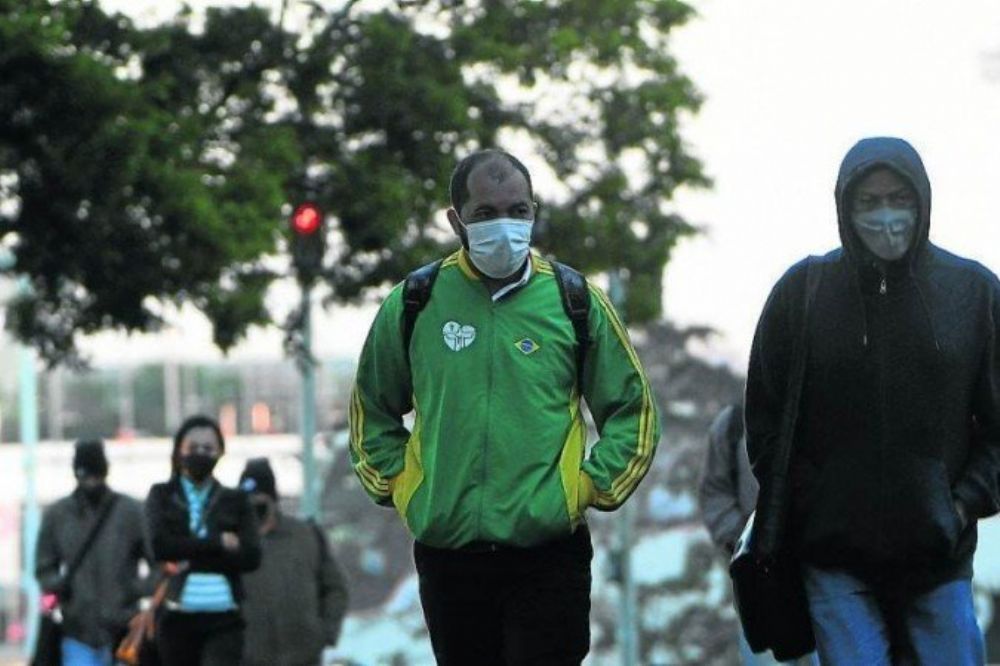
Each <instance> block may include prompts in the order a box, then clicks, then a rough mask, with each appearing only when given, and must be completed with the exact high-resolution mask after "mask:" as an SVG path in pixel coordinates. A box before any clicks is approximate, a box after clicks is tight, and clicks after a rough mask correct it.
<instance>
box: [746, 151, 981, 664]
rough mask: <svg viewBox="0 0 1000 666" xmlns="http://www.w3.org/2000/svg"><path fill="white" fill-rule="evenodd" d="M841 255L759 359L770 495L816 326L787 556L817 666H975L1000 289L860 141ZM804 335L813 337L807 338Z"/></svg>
mask: <svg viewBox="0 0 1000 666" xmlns="http://www.w3.org/2000/svg"><path fill="white" fill-rule="evenodd" d="M836 201H837V212H838V220H839V226H840V236H841V241H842V244H843V247H842V248H841V249H838V250H835V251H833V252H830V253H829V254H827V255H826V256H824V257H822V258H819V259H817V260H816V263H815V264H814V267H813V268H814V269H819V270H820V275H821V277H820V281H819V286H818V289H817V291H816V293H815V297H814V299H813V300H812V302H811V304H810V310H809V315H808V318H807V319H805V320H803V317H802V312H803V309H804V308H803V302H804V295H805V272H806V271H805V267H806V262H805V261H803V262H800V263H798V264H796V265H795V266H793V267H792V268H791V269H790V270H789V271H788V272H787V273H786V274H785V275H784V276H783V277H782V278H781V280H780V281H779V282H778V284H777V285H776V286H775V287H774V290H773V292H772V293H771V296H770V298H769V299H768V302H767V304H766V305H765V307H764V312H763V314H762V315H761V319H760V323H759V324H758V328H757V333H756V336H755V339H754V343H753V348H752V351H751V359H750V367H749V372H748V379H747V394H746V427H747V447H748V451H749V456H750V461H751V464H752V466H753V470H754V474H755V476H756V477H757V478H758V480H759V481H760V483H761V489H762V493H763V492H765V491H766V488H767V486H768V484H769V483H770V480H771V478H772V476H771V474H772V469H771V460H772V454H773V451H774V444H775V442H776V439H777V437H778V435H779V431H780V426H781V413H782V409H783V408H784V405H785V403H786V398H787V396H786V392H787V390H786V387H787V385H788V375H789V373H790V368H791V365H792V359H791V350H792V348H793V347H794V344H793V341H794V339H795V338H796V336H799V335H802V327H803V325H804V326H805V337H804V341H805V353H806V354H807V356H806V366H805V367H806V371H805V379H804V381H803V388H802V396H801V403H800V406H799V414H798V426H797V428H796V431H795V437H794V442H793V449H792V462H791V468H790V470H791V472H790V473H791V478H790V480H791V496H790V498H789V501H788V508H789V511H788V530H787V532H786V536H787V540H788V542H789V545H790V547H791V549H792V550H793V552H794V553H795V554H796V555H797V556H798V558H799V559H800V561H801V562H802V563H803V575H804V578H805V584H806V594H807V597H808V599H809V607H810V612H811V615H812V623H813V628H814V630H815V634H816V642H817V648H818V651H819V655H820V659H821V661H822V663H823V664H833V665H838V664H888V663H897V662H900V661H902V662H904V663H912V662H916V663H920V664H981V663H983V660H984V656H983V643H982V636H981V634H980V632H979V630H978V628H977V626H976V620H975V616H974V614H973V603H972V589H971V577H972V556H973V553H974V551H975V547H976V521H977V520H978V519H979V518H983V517H986V516H989V515H992V514H994V513H996V512H997V511H998V508H1000V488H998V485H1000V480H998V477H1000V336H998V333H1000V331H998V323H1000V283H998V281H997V278H996V276H994V275H993V273H991V272H990V271H988V270H987V269H985V268H984V267H983V266H981V265H979V264H977V263H976V262H974V261H970V260H968V259H963V258H961V257H957V256H955V255H953V254H950V253H948V252H946V251H944V250H942V249H940V248H938V247H936V246H934V245H933V244H932V243H931V242H930V241H929V240H928V232H929V228H930V212H931V189H930V182H929V180H928V178H927V174H926V172H925V170H924V166H923V164H922V162H921V160H920V157H919V155H918V154H917V152H916V151H915V150H914V149H913V147H912V146H910V145H909V144H908V143H906V142H905V141H903V140H901V139H889V138H876V139H865V140H863V141H861V142H859V143H858V144H857V145H856V146H854V148H852V149H851V151H850V152H849V153H848V154H847V156H846V157H845V158H844V162H843V164H842V166H841V170H840V176H839V178H838V181H837V187H836ZM803 321H805V322H806V323H805V324H803Z"/></svg>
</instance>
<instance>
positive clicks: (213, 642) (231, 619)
mask: <svg viewBox="0 0 1000 666" xmlns="http://www.w3.org/2000/svg"><path fill="white" fill-rule="evenodd" d="M243 626H244V625H243V618H242V617H240V614H239V613H238V612H235V611H234V612H229V613H178V612H175V611H167V612H165V613H164V614H163V616H162V617H161V618H160V622H159V624H158V626H157V630H156V645H157V647H158V648H159V651H160V661H161V662H162V663H163V666H240V662H241V661H242V660H243Z"/></svg>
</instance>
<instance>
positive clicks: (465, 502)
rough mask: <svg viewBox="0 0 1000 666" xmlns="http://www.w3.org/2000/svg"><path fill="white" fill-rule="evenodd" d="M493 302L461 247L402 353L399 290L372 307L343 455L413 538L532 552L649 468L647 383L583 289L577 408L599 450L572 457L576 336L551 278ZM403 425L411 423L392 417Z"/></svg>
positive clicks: (608, 310) (602, 302)
mask: <svg viewBox="0 0 1000 666" xmlns="http://www.w3.org/2000/svg"><path fill="white" fill-rule="evenodd" d="M531 261H532V272H531V277H530V279H529V280H528V282H527V283H526V284H524V286H522V287H520V288H518V289H516V290H514V291H513V292H511V293H508V294H506V295H504V296H503V297H501V298H499V299H494V297H492V296H491V295H490V293H489V291H488V290H487V288H486V286H485V285H484V284H483V283H482V282H481V281H480V279H479V277H478V275H477V273H476V272H475V271H474V270H473V269H472V267H471V264H470V263H469V260H468V257H467V255H466V254H465V253H464V251H461V250H460V251H459V252H457V253H456V254H454V255H452V256H450V257H448V258H447V259H445V260H444V262H443V263H442V265H441V269H440V272H439V274H438V277H437V280H436V282H435V283H434V288H433V292H432V294H431V297H430V299H429V301H428V302H427V305H426V306H425V307H424V309H423V311H422V312H421V314H420V316H419V317H417V319H416V323H415V326H414V328H413V336H412V339H411V341H410V348H409V354H407V350H405V349H404V348H403V301H402V285H399V286H397V287H396V288H395V289H393V290H392V292H391V293H390V294H389V296H388V297H387V298H386V299H385V301H384V302H383V304H382V307H381V309H380V310H379V312H378V315H377V316H376V318H375V321H374V323H373V324H372V328H371V331H370V332H369V334H368V339H367V341H366V342H365V345H364V349H363V351H362V353H361V360H360V362H359V365H358V372H357V380H356V383H355V387H354V391H353V394H352V396H351V409H350V428H351V458H352V461H353V463H354V469H355V471H356V473H357V475H358V477H359V478H360V479H361V482H362V484H363V485H364V487H365V490H366V491H367V492H368V493H369V495H371V496H372V498H373V499H375V501H376V502H379V503H382V504H388V503H389V502H390V501H391V502H392V504H394V505H395V507H396V509H397V510H398V511H399V514H400V515H401V516H402V518H403V520H404V521H405V523H406V525H407V527H408V528H409V530H410V532H411V533H412V534H413V536H414V538H415V539H417V540H418V541H420V542H421V543H424V544H427V545H430V546H435V547H438V548H459V547H461V546H464V545H466V544H469V543H472V542H480V541H485V542H492V543H498V544H507V545H514V546H531V545H535V544H538V543H542V542H545V541H549V540H552V539H555V538H559V537H561V536H565V535H568V534H570V533H571V532H572V531H573V530H575V529H576V527H577V525H578V524H579V523H580V522H581V521H582V520H583V512H584V510H585V509H586V508H587V507H588V506H595V507H596V508H598V509H602V510H608V511H610V510H613V509H616V508H617V507H618V506H620V505H621V504H622V502H624V501H625V500H626V499H627V498H628V496H629V495H630V494H631V493H632V491H633V490H635V488H636V486H637V485H638V483H639V481H640V480H641V479H642V477H643V476H644V475H645V473H646V471H647V470H648V469H649V465H650V462H651V461H652V458H653V453H654V451H655V449H656V445H657V442H658V440H659V436H660V423H659V417H658V415H657V410H656V406H655V402H654V400H653V395H652V392H651V390H650V386H649V382H648V381H647V379H646V376H645V374H644V373H643V370H642V367H641V366H640V364H639V359H638V357H637V356H636V353H635V350H634V349H633V347H632V344H631V342H630V340H629V337H628V333H627V332H626V330H625V327H624V326H623V325H622V323H621V320H620V319H619V318H618V315H617V314H616V313H615V310H614V308H613V307H612V306H611V304H610V303H609V301H608V299H607V297H606V296H605V295H604V294H603V293H602V292H601V291H600V290H599V289H597V288H595V287H593V286H592V285H591V286H590V287H589V289H590V299H591V307H590V315H589V333H590V346H589V349H588V350H587V353H586V358H585V362H584V368H583V378H582V381H583V391H582V393H583V398H584V399H585V400H586V401H587V405H588V407H589V408H590V411H591V414H592V415H593V417H594V421H595V424H596V426H597V431H598V433H599V435H600V438H599V440H598V441H597V442H596V443H595V444H594V445H593V447H592V448H591V450H590V454H589V456H587V457H586V459H584V458H585V453H586V445H587V441H586V440H587V428H586V426H585V424H584V420H583V418H582V416H581V413H580V391H579V390H578V389H577V386H576V384H577V368H576V364H577V361H576V359H577V357H576V336H575V333H574V330H573V325H572V322H571V321H570V319H569V317H567V316H566V313H565V312H564V310H563V305H562V300H561V297H560V294H559V287H558V284H557V283H556V279H555V276H554V275H553V272H552V266H551V264H549V263H548V262H546V261H545V260H543V259H541V258H540V257H538V256H532V258H531ZM410 412H413V413H414V419H413V422H412V426H411V427H410V428H407V427H406V425H404V420H403V419H404V416H405V415H407V414H409V413H410Z"/></svg>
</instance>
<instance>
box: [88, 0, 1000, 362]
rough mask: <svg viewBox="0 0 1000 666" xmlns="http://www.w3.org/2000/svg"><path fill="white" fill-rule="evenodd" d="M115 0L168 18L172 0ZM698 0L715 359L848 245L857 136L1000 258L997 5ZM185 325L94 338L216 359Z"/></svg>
mask: <svg viewBox="0 0 1000 666" xmlns="http://www.w3.org/2000/svg"><path fill="white" fill-rule="evenodd" d="M143 3H145V7H146V8H147V9H140V10H137V9H135V8H136V7H138V6H140V5H142V4H143ZM103 4H104V5H105V6H106V7H108V8H119V9H124V8H126V6H129V7H130V8H131V9H130V10H129V11H130V13H134V12H136V11H140V12H149V11H152V12H153V14H151V15H149V14H147V15H149V16H160V17H163V16H166V15H169V13H170V10H169V7H170V6H171V4H172V3H170V2H167V1H162V0H161V1H160V2H158V3H155V5H158V7H156V8H155V9H152V10H150V9H148V8H149V7H152V6H154V3H152V2H150V0H127V1H126V0H114V1H110V0H105V2H104V3H103ZM195 4H199V3H195ZM213 4H222V3H213ZM225 4H241V3H238V2H228V3H225ZM693 4H694V5H695V7H696V8H697V9H698V11H699V13H700V16H699V18H697V19H696V20H694V21H693V22H692V23H691V24H690V25H688V26H687V27H685V28H684V29H682V30H681V31H678V32H677V33H676V36H675V38H674V41H673V50H674V53H675V54H676V55H677V56H678V57H679V59H680V61H681V64H682V67H683V70H684V71H685V72H686V73H687V74H688V75H689V76H690V77H691V78H692V79H693V80H694V81H695V83H696V84H697V86H698V87H699V88H700V89H701V91H702V93H703V94H704V95H705V97H706V103H705V105H704V107H703V109H702V111H701V113H700V114H699V115H698V116H696V117H695V118H693V119H691V120H690V121H689V122H688V123H687V124H686V126H685V130H684V136H685V138H686V139H687V141H688V143H689V144H690V145H691V146H692V148H693V150H694V152H695V153H696V154H697V155H699V156H700V157H701V158H702V160H703V161H704V163H705V166H706V170H707V172H708V173H709V175H710V176H711V177H712V178H713V179H714V181H715V187H714V188H713V189H711V190H708V191H704V192H684V193H682V194H681V196H680V197H679V198H678V200H677V202H676V203H677V206H678V208H679V211H680V212H681V213H682V214H683V215H685V216H686V217H687V218H688V219H690V220H691V221H693V222H694V223H695V224H697V225H699V226H700V227H702V228H704V231H705V233H704V235H702V236H701V237H699V238H696V239H693V240H688V241H686V242H684V244H682V245H681V246H680V247H679V248H678V249H677V251H676V253H675V256H674V259H673V261H672V262H671V264H670V266H669V267H668V272H667V277H666V282H665V304H666V312H667V315H668V316H669V317H670V318H672V319H674V320H676V321H679V322H681V323H687V324H708V325H711V326H713V327H715V328H717V329H718V330H719V331H720V333H721V336H720V337H719V339H717V340H715V341H714V343H713V350H712V353H713V354H715V355H717V356H718V357H719V358H722V359H725V360H727V361H728V362H730V363H732V364H733V365H734V366H736V367H738V368H740V369H742V367H743V366H744V364H745V356H746V354H747V353H748V350H749V346H750V340H751V337H752V335H753V329H754V326H755V324H756V320H757V317H758V315H759V313H760V308H761V307H762V305H763V302H764V299H765V298H766V297H767V294H768V291H769V290H770V287H771V285H772V284H773V283H774V281H775V280H776V279H777V278H778V277H779V276H780V275H781V273H782V272H784V270H785V269H786V268H787V267H788V266H789V265H790V264H792V263H793V262H794V261H796V260H797V259H799V258H801V257H802V256H804V255H806V254H809V253H822V252H825V251H827V250H829V249H831V248H833V247H834V246H836V244H837V243H838V242H839V241H838V239H837V233H836V218H835V213H834V207H833V194H832V193H833V185H834V181H835V179H836V173H837V169H838V167H839V163H840V160H841V158H842V157H843V155H844V153H845V152H846V151H847V150H848V149H849V148H850V147H851V145H852V144H853V143H854V142H855V140H857V139H858V138H860V137H863V136H870V135H880V134H892V135H898V136H903V137H905V138H907V139H909V140H910V141H911V142H912V143H913V144H914V145H915V146H916V147H917V149H918V150H919V151H920V152H921V154H922V155H923V158H924V162H925V164H926V165H927V169H928V171H929V173H930V178H931V183H932V186H933V188H934V212H933V215H932V224H931V238H932V240H933V241H934V242H936V243H938V244H940V245H943V246H944V247H946V248H948V249H950V250H952V251H955V252H958V253H960V254H964V255H967V256H971V257H974V258H976V259H979V260H980V261H982V262H984V263H985V264H986V265H987V266H990V267H991V268H1000V183H998V177H1000V60H998V61H997V62H995V63H992V64H991V60H990V57H989V56H990V54H991V53H998V52H1000V2H998V1H996V0H964V1H963V2H962V3H951V4H945V3H941V2H937V1H931V0H841V1H840V2H836V3H829V2H792V1H790V0H704V1H702V2H694V3H693ZM991 73H992V74H993V75H994V77H995V78H994V79H993V80H991V79H990V74H991ZM540 194H541V195H542V196H543V197H544V193H540ZM293 298H294V293H293V292H289V291H285V292H283V293H278V294H275V299H276V300H278V301H286V300H291V299H293ZM372 315H373V313H372V310H371V309H370V308H368V309H361V310H358V309H353V308H339V309H337V310H336V311H331V312H329V313H326V314H325V315H323V316H319V317H317V319H318V321H319V325H318V333H317V335H316V340H317V348H318V349H317V351H318V353H319V354H321V355H322V356H327V357H329V356H353V355H355V354H356V353H357V352H358V351H359V350H360V346H361V344H362V342H363V336H364V333H365V331H366V330H367V327H368V324H369V322H370V320H371V317H372ZM177 322H178V327H177V330H176V331H174V332H172V333H170V334H169V335H168V336H166V337H162V336H134V337H133V338H131V339H126V338H124V336H120V335H102V336H98V337H96V338H94V339H92V340H90V341H88V342H87V344H86V348H87V350H88V351H89V352H90V353H91V354H92V355H93V357H94V359H95V360H96V361H97V362H98V363H99V364H112V363H118V362H133V361H142V360H145V361H151V362H152V361H155V360H157V359H161V358H163V357H164V356H169V357H174V358H178V359H209V358H217V357H218V354H217V352H216V351H215V350H214V349H213V348H212V346H211V332H210V327H209V326H208V324H207V322H205V321H204V320H203V319H202V318H201V317H199V316H197V315H192V314H185V315H184V316H181V317H177ZM280 340H281V338H280V335H279V334H277V333H276V332H273V331H272V332H270V333H268V332H262V331H258V332H255V333H254V334H253V335H252V336H251V338H250V339H249V340H248V341H247V342H246V343H244V344H243V345H241V346H240V348H239V349H237V350H236V352H235V354H234V356H235V357H236V358H280V357H281V354H282V350H281V344H280Z"/></svg>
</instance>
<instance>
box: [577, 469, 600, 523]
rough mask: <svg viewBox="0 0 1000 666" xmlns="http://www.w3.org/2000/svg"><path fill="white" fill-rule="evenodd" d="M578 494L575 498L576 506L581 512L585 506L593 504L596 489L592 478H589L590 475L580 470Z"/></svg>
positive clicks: (595, 497)
mask: <svg viewBox="0 0 1000 666" xmlns="http://www.w3.org/2000/svg"><path fill="white" fill-rule="evenodd" d="M579 486H580V488H579V495H578V497H577V500H576V506H577V508H578V509H579V510H580V513H581V514H582V513H583V512H584V510H586V508H587V507H589V506H591V505H593V504H594V502H595V501H596V500H597V489H596V488H595V487H594V480H593V479H591V478H590V475H589V474H587V473H586V472H584V471H583V470H582V469H581V470H580V484H579Z"/></svg>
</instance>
